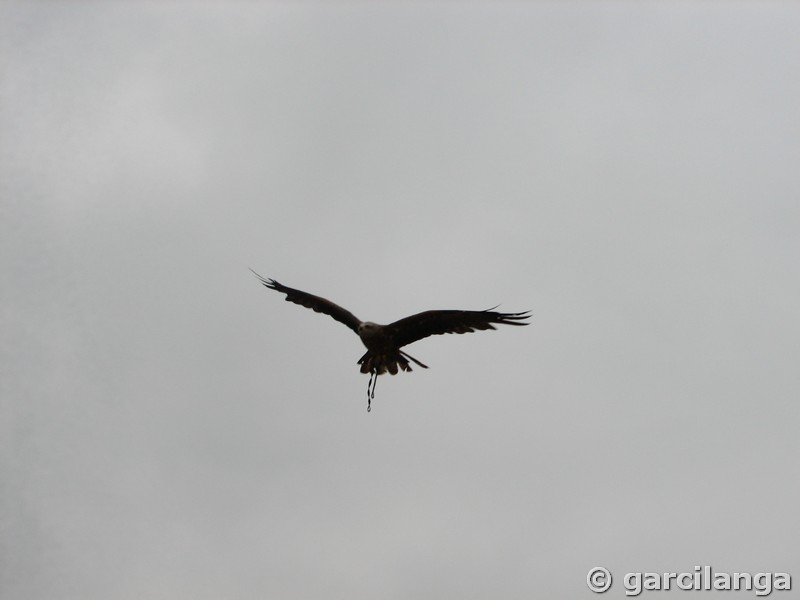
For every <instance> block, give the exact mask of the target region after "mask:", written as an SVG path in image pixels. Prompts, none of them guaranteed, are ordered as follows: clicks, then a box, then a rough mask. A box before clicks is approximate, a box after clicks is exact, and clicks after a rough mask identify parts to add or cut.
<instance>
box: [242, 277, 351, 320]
mask: <svg viewBox="0 0 800 600" xmlns="http://www.w3.org/2000/svg"><path fill="white" fill-rule="evenodd" d="M250 270H251V271H253V269H250ZM253 274H254V275H255V276H256V277H258V279H259V280H260V281H261V283H263V284H264V285H265V286H266V287H268V288H269V289H271V290H275V291H276V292H281V293H282V294H286V301H287V302H294V303H295V304H299V305H300V306H305V307H306V308H310V309H311V310H313V311H314V312H318V313H323V314H326V315H330V316H331V317H333V318H334V319H336V320H337V321H339V323H344V324H345V325H347V326H348V327H349V328H350V329H352V330H353V331H355V332H356V333H358V326H359V324H360V323H361V321H360V320H359V319H358V317H356V316H355V315H354V314H353V313H351V312H350V311H349V310H345V309H344V308H342V307H341V306H339V305H338V304H334V303H333V302H331V301H330V300H326V299H325V298H321V297H320V296H315V295H313V294H309V293H308V292H301V291H300V290H295V289H293V288H290V287H286V286H285V285H283V284H281V283H278V282H277V281H275V280H274V279H266V278H264V277H262V276H261V275H259V274H258V273H256V272H255V271H253Z"/></svg>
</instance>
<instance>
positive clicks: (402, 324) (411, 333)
mask: <svg viewBox="0 0 800 600" xmlns="http://www.w3.org/2000/svg"><path fill="white" fill-rule="evenodd" d="M530 316H531V315H530V311H526V312H520V313H501V312H494V310H492V309H488V310H428V311H425V312H421V313H418V314H416V315H411V316H410V317H406V318H405V319H400V320H399V321H395V322H394V323H391V324H389V325H387V326H386V333H387V334H388V335H390V336H391V338H392V340H393V341H394V342H395V343H396V344H397V346H398V347H402V346H405V345H407V344H410V343H412V342H416V341H417V340H421V339H422V338H426V337H428V336H429V335H442V334H444V333H471V332H473V331H479V330H480V331H483V330H486V329H495V325H496V324H502V325H528V323H520V321H522V320H524V319H527V318H529V317H530Z"/></svg>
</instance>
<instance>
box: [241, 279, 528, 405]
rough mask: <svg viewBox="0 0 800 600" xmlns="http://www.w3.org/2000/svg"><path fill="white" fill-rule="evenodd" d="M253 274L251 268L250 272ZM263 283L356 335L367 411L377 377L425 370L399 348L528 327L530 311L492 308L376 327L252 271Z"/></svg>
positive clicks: (435, 314) (445, 312)
mask: <svg viewBox="0 0 800 600" xmlns="http://www.w3.org/2000/svg"><path fill="white" fill-rule="evenodd" d="M250 270H251V271H253V269H250ZM253 274H254V275H255V276H256V277H258V279H259V280H260V281H261V283H262V284H264V285H265V286H266V287H268V288H269V289H271V290H275V291H276V292H281V293H282V294H286V301H287V302H294V303H295V304H299V305H300V306H305V307H306V308H310V309H311V310H313V311H314V312H318V313H323V314H326V315H329V316H331V317H333V318H334V319H335V320H337V321H339V322H340V323H343V324H345V325H347V326H348V327H349V328H350V329H352V330H353V331H355V332H356V333H357V334H358V337H360V338H361V342H362V343H363V344H364V346H366V347H367V351H366V352H365V353H364V356H362V357H361V358H359V359H358V364H359V365H361V372H362V373H365V374H366V373H369V382H368V383H367V412H369V411H370V410H371V408H372V399H373V398H375V385H376V384H377V383H378V375H383V374H384V373H386V372H387V371H388V372H389V373H391V374H392V375H396V374H397V372H398V370H403V371H411V365H410V364H408V361H411V362H413V363H414V364H415V365H418V366H420V367H422V368H423V369H427V368H428V367H427V365H424V364H422V363H421V362H420V361H418V360H417V359H416V358H414V357H413V356H409V355H408V354H406V353H405V352H403V351H402V350H401V349H400V348H402V347H403V346H407V345H408V344H411V343H413V342H416V341H417V340H421V339H422V338H426V337H428V336H430V335H442V334H444V333H471V332H473V331H478V330H486V329H495V327H494V326H495V324H498V323H499V324H502V325H528V323H521V322H520V321H523V320H525V319H527V318H529V317H530V311H525V312H519V313H501V312H495V311H494V309H491V308H490V309H487V310H427V311H425V312H421V313H418V314H416V315H411V316H410V317H406V318H405V319H400V320H399V321H395V322H394V323H390V324H389V325H378V324H377V323H372V322H371V321H361V320H360V319H359V318H358V317H356V316H355V315H354V314H353V313H351V312H350V311H348V310H346V309H344V308H342V307H341V306H339V305H337V304H334V303H333V302H331V301H330V300H327V299H325V298H321V297H320V296H314V295H313V294H309V293H308V292H302V291H300V290H295V289H293V288H290V287H287V286H285V285H283V284H282V283H278V282H277V281H275V280H274V279H266V278H264V277H262V276H261V275H259V274H258V273H256V272H255V271H253Z"/></svg>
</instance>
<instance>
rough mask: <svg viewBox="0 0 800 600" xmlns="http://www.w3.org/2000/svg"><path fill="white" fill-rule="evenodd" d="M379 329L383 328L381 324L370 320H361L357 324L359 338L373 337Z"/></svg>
mask: <svg viewBox="0 0 800 600" xmlns="http://www.w3.org/2000/svg"><path fill="white" fill-rule="evenodd" d="M381 329H383V325H378V324H377V323H373V322H372V321H363V322H362V323H359V324H358V336H359V337H360V338H361V339H364V338H367V339H368V338H371V337H374V336H375V335H376V334H377V333H379V332H380V330H381Z"/></svg>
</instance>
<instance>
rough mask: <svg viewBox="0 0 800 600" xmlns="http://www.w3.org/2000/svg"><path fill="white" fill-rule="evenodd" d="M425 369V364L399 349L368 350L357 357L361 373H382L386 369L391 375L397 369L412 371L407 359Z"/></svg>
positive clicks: (395, 373) (394, 373) (395, 372)
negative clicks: (387, 350) (386, 350)
mask: <svg viewBox="0 0 800 600" xmlns="http://www.w3.org/2000/svg"><path fill="white" fill-rule="evenodd" d="M409 360H410V361H411V362H413V363H414V364H416V365H418V366H420V367H422V368H423V369H427V368H428V367H427V365H424V364H422V363H421V362H420V361H418V360H417V359H416V358H414V357H413V356H409V355H408V354H406V353H405V352H402V351H401V350H395V351H392V352H380V353H373V352H372V351H371V350H368V351H367V352H366V353H365V354H364V356H362V357H361V358H359V359H358V364H360V365H361V372H362V373H374V374H375V375H383V374H384V373H386V372H387V371H388V372H389V373H390V374H391V375H397V373H398V372H399V371H409V372H410V371H412V369H411V365H410V364H408V361H409Z"/></svg>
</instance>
